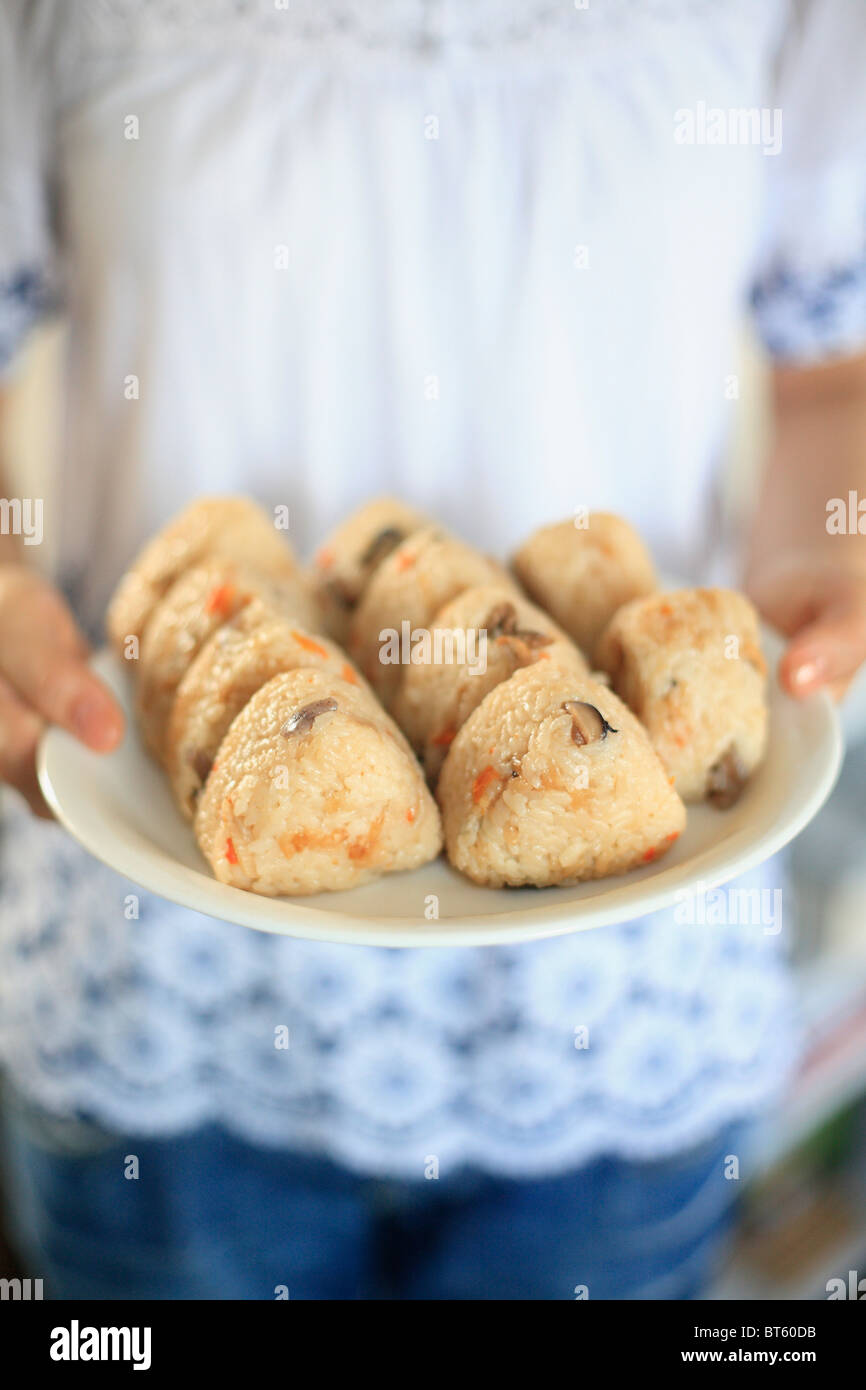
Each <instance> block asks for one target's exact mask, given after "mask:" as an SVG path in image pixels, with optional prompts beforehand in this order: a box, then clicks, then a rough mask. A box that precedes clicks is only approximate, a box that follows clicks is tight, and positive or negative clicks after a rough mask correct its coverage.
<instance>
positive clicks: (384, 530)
mask: <svg viewBox="0 0 866 1390" xmlns="http://www.w3.org/2000/svg"><path fill="white" fill-rule="evenodd" d="M429 524H430V522H429V518H428V517H425V516H424V515H423V514H422V513H421V512H418V511H416V510H415V508H414V507H410V506H407V504H406V503H405V502H400V501H398V500H397V498H395V497H377V498H375V499H374V500H373V501H372V502H368V503H367V504H366V505H365V506H363V507H360V508H359V509H358V511H356V512H353V513H352V515H351V516H349V517H347V518H346V520H345V521H343V522H342V523H341V524H340V525H339V526H338V527H337V528H336V530H335V531H332V533H331V535H330V536H329V537H328V539H327V540H326V541H325V543H324V545H323V546H321V548H320V549H319V550H318V551H317V552H316V555H315V558H314V560H313V564H312V571H311V578H312V583H313V590H314V592H315V594H316V597H317V599H318V601H319V607H320V609H321V611H322V614H323V618H324V625H325V631H326V632H329V633H330V634H331V636H332V637H334V638H336V640H337V641H338V642H340V643H341V644H342V645H344V646H345V644H346V642H347V640H348V637H349V628H350V626H351V622H352V614H353V613H354V611H355V609H356V607H357V605H358V600H359V599H360V597H361V595H362V593H363V592H364V589H365V588H366V586H367V584H368V583H369V581H370V578H371V577H372V575H373V574H374V572H375V570H376V568H377V567H378V566H379V565H380V564H381V563H382V561H383V560H384V559H385V558H386V557H387V556H388V555H390V554H391V551H392V550H396V548H397V546H398V545H400V543H401V542H402V541H404V540H406V538H407V536H411V535H412V534H413V532H415V531H418V530H420V529H421V527H422V526H429Z"/></svg>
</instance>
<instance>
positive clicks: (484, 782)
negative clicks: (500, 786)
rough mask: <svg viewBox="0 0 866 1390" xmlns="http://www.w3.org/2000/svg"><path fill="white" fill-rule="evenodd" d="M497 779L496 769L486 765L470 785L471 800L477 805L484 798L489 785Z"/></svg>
mask: <svg viewBox="0 0 866 1390" xmlns="http://www.w3.org/2000/svg"><path fill="white" fill-rule="evenodd" d="M498 778H499V773H498V772H497V771H496V768H495V767H491V766H490V764H489V763H488V764H487V766H486V767H485V768H483V769H482V771H481V772H479V774H478V776H477V777H476V778H475V781H474V782H473V783H472V800H473V801H474V802H475V803H476V804H477V803H478V802H479V801H480V800H481V798H482V797H483V796H484V793H485V792H486V790H487V788H488V787H489V786H490V783H491V782H495V781H497V780H498Z"/></svg>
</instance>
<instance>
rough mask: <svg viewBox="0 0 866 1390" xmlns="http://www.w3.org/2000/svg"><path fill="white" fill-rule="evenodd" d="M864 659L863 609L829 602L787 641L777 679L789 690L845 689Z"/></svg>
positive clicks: (798, 692)
mask: <svg viewBox="0 0 866 1390" xmlns="http://www.w3.org/2000/svg"><path fill="white" fill-rule="evenodd" d="M864 661H866V612H864V609H863V607H862V606H861V605H859V604H855V603H850V602H847V603H840V604H836V605H833V606H830V607H828V608H827V609H826V611H825V612H824V613H823V614H822V615H821V616H820V617H819V618H817V619H816V620H815V621H814V622H812V623H809V624H807V626H806V627H804V628H802V629H801V630H800V631H799V632H798V633H797V635H796V636H795V637H794V638H793V639H792V641H791V642H790V643H789V645H788V648H787V650H786V651H785V653H784V655H783V657H782V660H781V662H780V665H779V679H780V681H781V684H782V686H783V687H784V689H785V690H787V691H788V692H789V694H792V695H797V696H806V695H811V694H812V692H813V691H815V690H819V689H821V688H822V687H823V686H833V687H838V688H839V689H840V690H842V689H844V687H845V686H846V685H847V683H848V682H849V681H850V680H851V678H852V677H853V676H854V675H855V674H856V672H857V670H858V669H859V667H860V666H861V665H862V664H863V662H864Z"/></svg>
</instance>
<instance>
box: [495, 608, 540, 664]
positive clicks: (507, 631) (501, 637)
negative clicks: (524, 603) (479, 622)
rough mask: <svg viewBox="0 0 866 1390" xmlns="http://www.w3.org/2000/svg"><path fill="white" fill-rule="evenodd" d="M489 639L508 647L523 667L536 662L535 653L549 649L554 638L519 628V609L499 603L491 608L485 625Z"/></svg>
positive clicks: (529, 629) (530, 629)
mask: <svg viewBox="0 0 866 1390" xmlns="http://www.w3.org/2000/svg"><path fill="white" fill-rule="evenodd" d="M484 628H485V631H486V632H487V634H488V636H489V637H492V638H493V639H494V640H495V641H497V642H501V643H502V644H503V645H504V646H506V647H508V648H509V650H510V651H511V654H512V656H514V657H515V659H516V660H517V661H519V662H520V663H521V664H522V665H524V666H525V665H528V664H529V662H531V661H534V660H535V657H534V653H535V652H537V651H538V650H539V649H540V648H541V647H549V646H550V644H551V642H552V641H553V638H552V637H550V636H548V635H547V633H544V632H535V631H533V629H532V628H520V627H518V626H517V609H516V608H515V607H514V604H513V603H507V602H506V603H498V604H497V605H496V607H495V608H491V610H490V612H489V613H488V615H487V620H486V622H485V623H484Z"/></svg>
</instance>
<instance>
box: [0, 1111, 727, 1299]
mask: <svg viewBox="0 0 866 1390" xmlns="http://www.w3.org/2000/svg"><path fill="white" fill-rule="evenodd" d="M3 1118H4V1131H5V1141H6V1142H5V1155H4V1185H5V1189H6V1198H7V1207H8V1215H7V1221H8V1226H9V1230H10V1236H11V1239H12V1240H13V1242H14V1243H15V1244H16V1245H17V1247H18V1250H19V1252H20V1254H21V1257H22V1260H23V1261H24V1263H25V1273H26V1274H28V1275H30V1276H31V1277H33V1278H42V1279H44V1281H45V1292H46V1296H47V1297H52V1298H82V1299H105V1298H123V1299H148V1298H155V1299H211V1298H216V1299H273V1298H275V1297H278V1296H280V1294H281V1291H282V1296H283V1297H285V1296H286V1291H287V1293H288V1296H289V1297H290V1298H293V1299H297V1298H300V1299H375V1298H386V1299H393V1298H396V1299H470V1300H486V1299H573V1298H576V1297H578V1296H584V1297H586V1296H588V1297H589V1298H591V1299H599V1298H615V1299H640V1298H669V1299H687V1298H693V1297H696V1296H699V1295H700V1293H701V1291H702V1288H703V1287H704V1286H705V1283H706V1280H707V1278H708V1276H709V1275H710V1274H711V1273H712V1271H713V1269H714V1266H715V1264H716V1261H717V1258H718V1255H719V1251H720V1248H721V1247H722V1246H723V1243H724V1236H725V1232H726V1228H727V1225H728V1221H729V1218H730V1213H731V1206H732V1201H733V1197H734V1195H735V1194H734V1189H735V1188H736V1186H737V1184H736V1183H735V1182H730V1181H728V1180H726V1178H725V1176H724V1172H723V1165H724V1159H725V1155H726V1154H729V1153H731V1152H732V1151H734V1152H735V1151H736V1148H735V1147H734V1149H732V1145H733V1144H735V1140H734V1135H733V1133H730V1134H725V1135H724V1136H721V1137H719V1138H718V1139H716V1140H714V1141H713V1142H712V1143H710V1144H706V1145H703V1146H702V1147H701V1148H700V1150H696V1151H693V1152H691V1153H689V1154H684V1155H681V1156H679V1157H677V1158H674V1159H666V1160H664V1161H662V1162H653V1163H628V1162H625V1161H623V1160H620V1159H615V1158H609V1159H602V1160H599V1161H596V1162H593V1163H591V1164H589V1165H588V1166H587V1167H585V1168H583V1169H580V1170H578V1171H576V1172H572V1173H569V1174H567V1175H565V1176H561V1177H554V1178H542V1179H536V1180H531V1181H529V1180H527V1181H523V1180H520V1181H514V1180H510V1179H499V1178H492V1177H489V1176H486V1175H484V1174H481V1173H475V1172H468V1171H467V1172H463V1173H461V1174H459V1175H457V1176H454V1177H441V1178H439V1179H431V1180H429V1181H413V1182H399V1181H390V1180H389V1181H383V1180H379V1179H376V1178H368V1177H359V1176H357V1175H355V1174H352V1173H349V1172H347V1171H345V1170H344V1169H342V1168H340V1167H338V1166H337V1165H335V1164H333V1163H330V1162H328V1161H326V1160H323V1159H319V1158H312V1157H305V1156H301V1155H298V1154H294V1153H290V1152H286V1151H271V1150H265V1149H259V1148H255V1147H253V1146H252V1145H249V1144H247V1143H245V1142H243V1141H242V1140H239V1139H237V1138H234V1137H233V1136H232V1135H230V1134H227V1133H225V1132H224V1131H222V1130H219V1129H213V1128H210V1129H201V1130H199V1131H197V1132H195V1133H192V1134H186V1135H183V1136H181V1137H179V1138H171V1139H143V1138H134V1137H129V1136H127V1137H124V1138H119V1137H116V1136H111V1135H107V1134H104V1133H103V1132H101V1131H99V1130H94V1129H93V1128H92V1127H90V1126H83V1125H76V1124H73V1123H72V1122H51V1121H48V1120H47V1119H46V1118H45V1117H42V1118H41V1119H40V1117H39V1116H38V1115H36V1114H35V1112H32V1111H30V1110H29V1109H28V1107H27V1106H26V1105H24V1104H22V1103H20V1102H18V1101H14V1100H13V1101H12V1102H11V1103H10V1104H8V1105H7V1106H6V1107H4V1117H3ZM133 1156H134V1157H135V1158H136V1159H137V1160H138V1166H137V1171H138V1176H137V1177H128V1176H126V1175H125V1174H126V1173H129V1172H133V1171H134V1166H133V1164H132V1162H131V1159H132V1157H133ZM583 1290H585V1292H582V1291H583Z"/></svg>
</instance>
